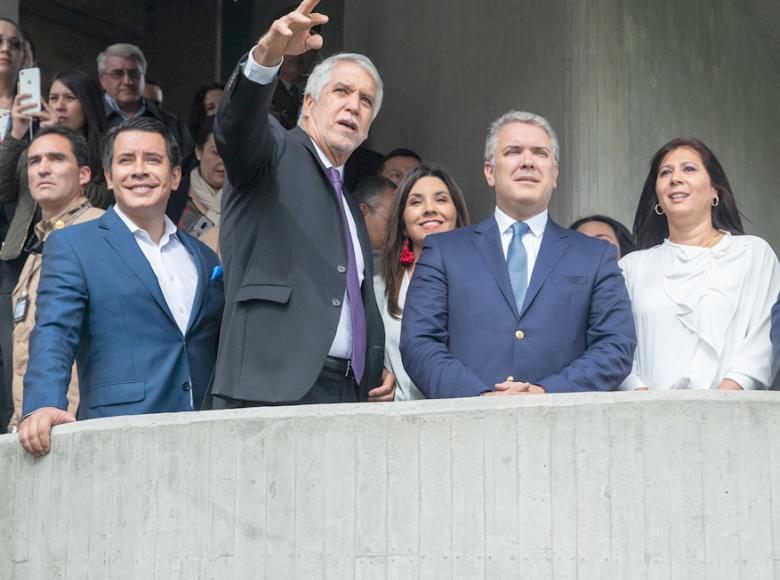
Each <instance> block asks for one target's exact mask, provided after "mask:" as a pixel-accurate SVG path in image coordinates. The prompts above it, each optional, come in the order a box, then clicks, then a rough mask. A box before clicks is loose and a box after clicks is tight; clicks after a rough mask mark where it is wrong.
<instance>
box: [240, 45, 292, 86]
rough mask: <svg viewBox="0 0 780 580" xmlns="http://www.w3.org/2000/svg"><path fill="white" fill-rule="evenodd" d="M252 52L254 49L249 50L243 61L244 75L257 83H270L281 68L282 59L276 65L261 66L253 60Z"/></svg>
mask: <svg viewBox="0 0 780 580" xmlns="http://www.w3.org/2000/svg"><path fill="white" fill-rule="evenodd" d="M252 52H254V49H252V50H250V51H249V56H248V57H247V59H246V62H245V63H244V67H243V72H244V76H245V77H246V78H248V79H249V80H250V81H252V82H253V83H257V84H258V85H270V84H271V83H272V82H273V81H274V79H275V78H276V75H277V74H278V73H279V69H280V68H282V62H284V60H282V61H281V62H279V64H277V65H276V66H263V65H262V64H257V63H256V62H255V59H254V57H253V56H252Z"/></svg>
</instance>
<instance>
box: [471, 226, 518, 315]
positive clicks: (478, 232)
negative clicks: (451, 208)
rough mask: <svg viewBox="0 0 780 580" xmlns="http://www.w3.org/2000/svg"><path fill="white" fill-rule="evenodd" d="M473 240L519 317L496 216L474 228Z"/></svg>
mask: <svg viewBox="0 0 780 580" xmlns="http://www.w3.org/2000/svg"><path fill="white" fill-rule="evenodd" d="M473 240H474V245H475V246H476V248H477V251H478V252H479V253H480V255H481V256H482V259H483V260H485V264H487V267H488V269H489V270H490V271H491V273H492V274H493V278H495V280H496V284H498V287H499V289H500V290H501V293H502V294H503V295H504V298H505V299H506V301H507V304H508V305H509V307H510V308H511V309H512V312H513V313H514V314H515V317H516V318H517V317H518V316H519V314H518V312H517V305H516V304H515V295H514V293H513V292H512V282H510V280H509V271H508V270H507V267H506V260H505V259H504V250H503V249H502V248H501V235H500V233H499V231H498V224H497V223H496V219H495V217H493V216H490V217H489V218H487V219H486V220H485V221H483V222H481V223H479V224H478V225H477V226H476V227H475V228H474V238H473Z"/></svg>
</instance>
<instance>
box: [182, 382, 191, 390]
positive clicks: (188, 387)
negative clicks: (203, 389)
mask: <svg viewBox="0 0 780 580" xmlns="http://www.w3.org/2000/svg"><path fill="white" fill-rule="evenodd" d="M191 388H192V387H190V383H189V381H184V382H183V383H182V385H181V390H182V391H189V390H190V389H191Z"/></svg>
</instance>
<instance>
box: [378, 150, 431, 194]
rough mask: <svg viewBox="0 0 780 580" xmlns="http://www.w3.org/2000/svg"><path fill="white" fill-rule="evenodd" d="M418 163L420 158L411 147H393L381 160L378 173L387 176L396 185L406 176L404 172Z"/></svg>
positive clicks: (420, 160) (407, 171)
mask: <svg viewBox="0 0 780 580" xmlns="http://www.w3.org/2000/svg"><path fill="white" fill-rule="evenodd" d="M420 163H422V158H420V156H419V155H417V153H415V152H414V151H412V150H411V149H404V148H398V149H393V150H392V151H390V153H388V154H387V155H385V158H384V159H383V160H382V168H381V169H380V170H379V175H382V176H384V177H387V178H388V179H389V180H390V181H392V182H393V183H395V185H396V186H398V184H400V183H401V181H403V179H404V177H406V174H407V173H409V172H410V171H411V170H412V169H414V168H415V167H417V166H418V165H420Z"/></svg>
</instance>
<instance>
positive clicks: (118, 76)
mask: <svg viewBox="0 0 780 580" xmlns="http://www.w3.org/2000/svg"><path fill="white" fill-rule="evenodd" d="M103 74H104V75H108V76H109V77H111V78H112V79H114V80H115V81H121V80H122V79H123V78H125V75H127V78H129V79H130V80H133V81H137V80H139V79H140V78H141V76H142V73H141V69H137V68H128V69H123V68H115V69H113V70H108V71H106V72H104V73H103Z"/></svg>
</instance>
